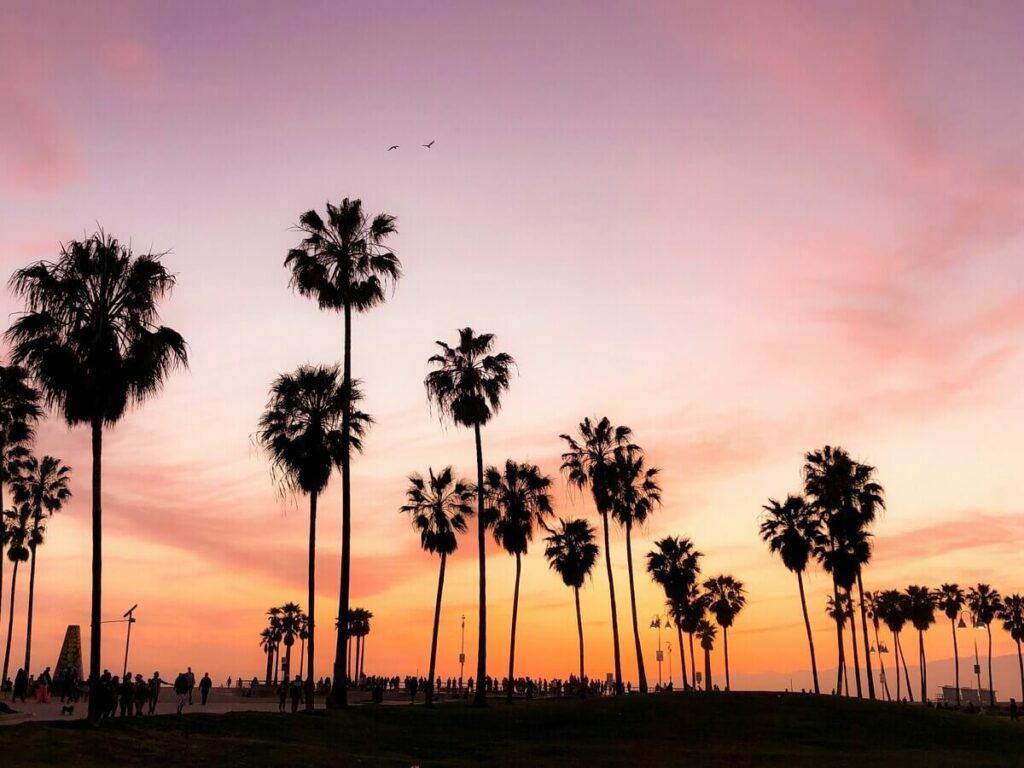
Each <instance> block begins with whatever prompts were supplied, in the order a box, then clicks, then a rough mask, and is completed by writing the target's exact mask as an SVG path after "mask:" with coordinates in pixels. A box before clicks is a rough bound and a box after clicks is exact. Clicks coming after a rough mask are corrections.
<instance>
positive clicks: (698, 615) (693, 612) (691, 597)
mask: <svg viewBox="0 0 1024 768" xmlns="http://www.w3.org/2000/svg"><path fill="white" fill-rule="evenodd" d="M698 574H699V571H698ZM671 609H672V619H673V620H674V621H675V623H676V626H677V627H679V629H681V630H682V631H683V632H685V633H686V635H687V638H688V640H689V645H690V680H691V681H692V682H693V685H694V687H696V685H697V658H696V656H695V654H694V649H693V637H694V635H695V634H696V632H697V627H698V626H699V625H700V622H701V620H702V619H704V618H705V617H706V615H707V611H708V599H707V595H706V594H705V593H704V591H703V590H702V589H701V588H700V586H698V585H697V584H696V583H694V584H691V585H690V587H689V589H688V590H687V591H686V594H685V595H684V596H682V597H680V598H677V599H676V600H673V601H672V605H671Z"/></svg>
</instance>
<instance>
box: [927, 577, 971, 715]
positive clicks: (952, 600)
mask: <svg viewBox="0 0 1024 768" xmlns="http://www.w3.org/2000/svg"><path fill="white" fill-rule="evenodd" d="M935 597H936V599H937V603H938V608H939V610H940V611H942V612H943V613H944V614H946V618H947V619H949V628H950V630H951V631H952V633H953V667H954V669H955V674H956V703H957V706H959V705H960V650H959V648H958V647H957V643H956V621H957V619H958V618H960V612H961V611H962V610H963V608H964V600H965V599H966V598H965V596H964V591H963V590H962V589H960V586H959V585H958V584H943V585H942V586H941V587H939V589H938V591H937V592H936V593H935ZM979 695H980V694H979Z"/></svg>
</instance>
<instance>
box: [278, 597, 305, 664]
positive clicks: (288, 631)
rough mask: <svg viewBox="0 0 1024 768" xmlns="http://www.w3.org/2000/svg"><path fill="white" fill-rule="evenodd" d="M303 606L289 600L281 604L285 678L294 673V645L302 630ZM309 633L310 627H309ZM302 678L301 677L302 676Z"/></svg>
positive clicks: (280, 619)
mask: <svg viewBox="0 0 1024 768" xmlns="http://www.w3.org/2000/svg"><path fill="white" fill-rule="evenodd" d="M304 615H305V614H303V613H302V607H301V606H300V605H299V604H298V603H292V602H288V603H285V604H284V605H282V606H281V614H280V617H279V622H280V624H279V627H280V634H281V643H282V644H283V645H284V677H285V680H288V679H290V678H291V677H293V675H292V647H294V645H295V641H296V640H298V639H299V632H300V631H301V630H302V617H303V616H304ZM307 634H308V629H307ZM300 679H301V677H300Z"/></svg>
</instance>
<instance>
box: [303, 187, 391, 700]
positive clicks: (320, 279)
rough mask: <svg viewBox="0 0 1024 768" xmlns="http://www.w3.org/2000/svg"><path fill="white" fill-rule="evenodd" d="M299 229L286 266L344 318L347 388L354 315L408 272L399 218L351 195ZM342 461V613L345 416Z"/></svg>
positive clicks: (345, 606)
mask: <svg viewBox="0 0 1024 768" xmlns="http://www.w3.org/2000/svg"><path fill="white" fill-rule="evenodd" d="M296 229H297V230H298V231H299V232H301V233H302V234H303V238H302V242H301V243H299V247H298V248H293V249H292V250H290V251H289V252H288V256H287V258H286V259H285V262H284V264H285V267H287V268H288V269H290V270H291V285H292V287H293V288H295V289H296V290H297V291H298V292H299V294H300V295H302V296H308V297H310V298H313V299H316V301H317V303H318V304H319V306H320V308H321V309H326V310H329V311H333V312H341V313H342V314H343V316H344V323H345V328H344V334H345V340H344V356H343V358H342V388H343V389H345V390H346V391H347V390H349V389H353V388H354V384H353V377H352V313H353V312H368V311H369V310H370V309H373V308H374V307H376V306H378V305H380V304H382V303H383V302H384V299H385V297H386V295H387V290H388V288H389V287H390V286H393V285H394V284H395V283H396V282H397V281H398V279H399V278H400V277H401V274H402V264H401V262H400V261H399V260H398V257H397V256H395V254H394V253H393V252H392V251H391V249H390V248H389V247H388V246H387V245H386V241H387V239H388V238H389V237H390V236H391V235H393V234H394V233H395V232H396V228H395V217H394V216H390V215H388V214H386V213H380V214H377V215H376V216H374V217H373V218H372V219H371V218H370V217H369V216H368V215H367V214H366V212H365V211H363V203H362V201H361V200H359V199H349V198H347V197H346V198H345V199H344V200H342V201H341V203H340V204H338V205H332V204H331V203H327V217H326V220H325V219H324V218H323V217H321V216H320V214H319V213H317V212H316V211H314V210H309V211H306V212H305V213H304V214H302V215H301V216H300V217H299V224H298V226H297V227H296ZM341 434H342V465H341V587H340V593H339V597H338V615H339V616H348V610H349V590H350V585H351V562H352V554H351V537H352V483H351V471H350V466H351V461H350V459H351V453H352V447H353V446H352V445H351V444H350V443H351V440H352V435H353V431H352V425H351V424H350V422H349V420H348V419H347V418H346V415H344V414H343V415H342V421H341ZM347 644H348V626H347V625H346V624H345V622H342V623H341V624H340V626H339V628H338V638H337V647H336V648H335V654H334V679H335V680H344V679H345V677H344V664H345V651H346V646H347ZM347 704H348V687H347V686H345V685H335V686H334V687H332V688H331V695H330V698H329V700H328V705H329V706H332V707H344V706H346V705H347Z"/></svg>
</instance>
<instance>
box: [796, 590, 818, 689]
mask: <svg viewBox="0 0 1024 768" xmlns="http://www.w3.org/2000/svg"><path fill="white" fill-rule="evenodd" d="M796 583H797V584H798V585H799V586H800V607H801V608H802V609H803V612H804V627H805V628H806V629H807V645H808V646H809V647H810V649H811V674H812V675H813V676H814V692H815V693H821V689H820V688H819V687H818V660H817V658H815V655H814V635H813V634H811V618H810V616H808V615H807V597H806V595H804V577H803V574H802V573H800V571H797V572H796Z"/></svg>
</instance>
